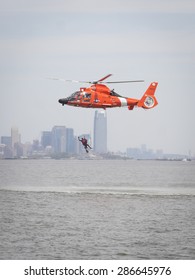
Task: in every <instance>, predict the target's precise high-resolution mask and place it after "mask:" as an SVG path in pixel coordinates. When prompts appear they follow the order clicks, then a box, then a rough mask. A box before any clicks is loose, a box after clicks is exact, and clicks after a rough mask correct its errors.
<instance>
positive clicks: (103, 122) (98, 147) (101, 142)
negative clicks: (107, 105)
mask: <svg viewBox="0 0 195 280" xmlns="http://www.w3.org/2000/svg"><path fill="white" fill-rule="evenodd" d="M94 151H95V152H96V153H107V117H106V111H105V110H101V111H97V110H96V111H95V117H94Z"/></svg>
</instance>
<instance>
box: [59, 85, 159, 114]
mask: <svg viewBox="0 0 195 280" xmlns="http://www.w3.org/2000/svg"><path fill="white" fill-rule="evenodd" d="M157 84H158V83H155V82H154V83H151V85H150V87H149V88H148V90H147V91H146V92H145V94H144V95H143V97H142V98H141V99H140V100H139V99H134V98H129V97H123V96H121V95H119V94H117V93H116V92H114V90H110V89H109V88H108V87H107V86H106V85H104V84H93V85H92V86H90V87H89V88H80V90H79V91H76V92H74V93H73V94H72V95H71V96H69V97H67V98H61V99H59V100H58V101H59V103H61V104H62V105H69V106H76V107H84V108H103V109H106V108H114V107H124V106H127V107H128V109H129V110H132V109H133V108H134V106H138V107H143V108H145V109H150V108H153V107H154V106H156V105H157V104H158V102H157V100H156V98H155V96H154V92H155V89H156V87H157Z"/></svg>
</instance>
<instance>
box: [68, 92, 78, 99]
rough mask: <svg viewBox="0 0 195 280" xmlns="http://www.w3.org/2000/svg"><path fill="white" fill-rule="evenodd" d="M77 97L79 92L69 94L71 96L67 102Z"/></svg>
mask: <svg viewBox="0 0 195 280" xmlns="http://www.w3.org/2000/svg"><path fill="white" fill-rule="evenodd" d="M79 95H80V91H76V92H74V93H73V94H71V96H70V97H69V98H68V99H69V101H74V100H76V99H77V98H78V96H79Z"/></svg>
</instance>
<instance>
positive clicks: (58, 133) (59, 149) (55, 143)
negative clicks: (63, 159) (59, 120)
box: [52, 126, 66, 154]
mask: <svg viewBox="0 0 195 280" xmlns="http://www.w3.org/2000/svg"><path fill="white" fill-rule="evenodd" d="M52 148H53V152H54V153H57V154H58V153H65V152H66V127H65V126H54V127H53V128H52Z"/></svg>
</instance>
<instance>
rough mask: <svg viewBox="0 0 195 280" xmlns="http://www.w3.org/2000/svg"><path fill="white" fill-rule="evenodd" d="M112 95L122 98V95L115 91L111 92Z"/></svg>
mask: <svg viewBox="0 0 195 280" xmlns="http://www.w3.org/2000/svg"><path fill="white" fill-rule="evenodd" d="M110 95H111V96H118V97H122V96H121V95H119V94H118V93H116V92H115V91H114V90H111V92H110Z"/></svg>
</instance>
